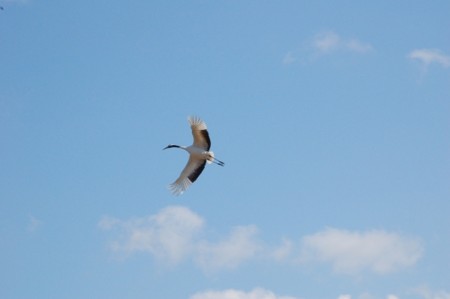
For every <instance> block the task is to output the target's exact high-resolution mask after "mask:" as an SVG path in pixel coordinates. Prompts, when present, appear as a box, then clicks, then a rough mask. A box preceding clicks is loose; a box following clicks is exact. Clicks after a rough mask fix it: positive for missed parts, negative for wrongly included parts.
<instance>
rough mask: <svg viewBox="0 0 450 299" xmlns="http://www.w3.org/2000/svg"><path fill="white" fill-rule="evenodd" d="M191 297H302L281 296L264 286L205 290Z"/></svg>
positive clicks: (284, 298) (228, 298)
mask: <svg viewBox="0 0 450 299" xmlns="http://www.w3.org/2000/svg"><path fill="white" fill-rule="evenodd" d="M189 299H300V298H298V297H291V296H280V295H276V294H275V293H273V292H271V291H269V290H266V289H263V288H255V289H253V290H252V291H249V292H245V291H241V290H235V289H228V290H223V291H205V292H199V293H196V294H194V295H192V296H191V297H189Z"/></svg>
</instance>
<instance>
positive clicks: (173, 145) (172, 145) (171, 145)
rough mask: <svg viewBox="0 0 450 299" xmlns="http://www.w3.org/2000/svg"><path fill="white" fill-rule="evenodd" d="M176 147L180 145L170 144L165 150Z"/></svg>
mask: <svg viewBox="0 0 450 299" xmlns="http://www.w3.org/2000/svg"><path fill="white" fill-rule="evenodd" d="M174 147H180V146H179V145H175V144H169V145H168V146H166V147H165V148H163V150H165V149H168V148H174Z"/></svg>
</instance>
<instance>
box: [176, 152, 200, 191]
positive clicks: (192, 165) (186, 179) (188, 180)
mask: <svg viewBox="0 0 450 299" xmlns="http://www.w3.org/2000/svg"><path fill="white" fill-rule="evenodd" d="M205 164H206V160H199V159H193V158H192V157H190V158H189V160H188V162H187V164H186V166H185V167H184V169H183V171H182V172H181V174H180V176H179V177H178V179H177V180H176V181H175V182H173V183H172V184H170V185H169V189H170V191H172V193H173V194H174V195H181V194H183V192H184V191H186V189H187V188H188V187H189V186H190V185H191V184H192V183H193V182H195V180H197V178H198V177H199V176H200V174H201V173H202V171H203V169H204V168H205Z"/></svg>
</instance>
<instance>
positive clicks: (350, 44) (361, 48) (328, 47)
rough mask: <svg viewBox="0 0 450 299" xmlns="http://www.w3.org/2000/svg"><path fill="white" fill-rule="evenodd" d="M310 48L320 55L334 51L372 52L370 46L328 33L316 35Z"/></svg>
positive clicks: (356, 40)
mask: <svg viewBox="0 0 450 299" xmlns="http://www.w3.org/2000/svg"><path fill="white" fill-rule="evenodd" d="M311 45H312V47H313V48H314V49H315V50H316V51H317V52H319V53H321V54H327V53H331V52H335V51H349V52H356V53H367V52H370V51H372V50H373V47H372V45H371V44H369V43H366V42H362V41H360V40H358V39H356V38H342V37H341V36H340V35H339V34H337V33H335V32H333V31H329V32H324V33H319V34H317V35H316V36H315V37H314V38H313V40H312V43H311Z"/></svg>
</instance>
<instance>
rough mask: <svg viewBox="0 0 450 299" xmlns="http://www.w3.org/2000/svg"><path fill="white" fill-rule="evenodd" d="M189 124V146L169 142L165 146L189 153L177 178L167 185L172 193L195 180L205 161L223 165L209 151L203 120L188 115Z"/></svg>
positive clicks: (208, 140)
mask: <svg viewBox="0 0 450 299" xmlns="http://www.w3.org/2000/svg"><path fill="white" fill-rule="evenodd" d="M188 121H189V124H190V125H191V129H192V136H193V137H194V143H193V144H192V145H190V146H181V145H174V144H169V145H168V146H166V147H165V148H164V149H167V148H180V149H183V150H185V151H187V152H188V153H189V160H188V163H187V164H186V166H185V167H184V169H183V171H182V172H181V174H180V176H179V177H178V179H177V180H176V181H175V182H173V183H172V184H170V185H169V188H170V190H171V191H172V193H173V194H174V195H180V194H182V193H183V192H184V191H186V189H187V188H188V187H189V186H190V185H191V184H192V183H193V182H195V181H196V180H197V178H198V177H199V176H200V174H201V173H202V171H203V169H205V165H206V163H208V164H210V163H215V164H217V165H220V166H224V165H225V163H223V162H222V161H220V160H217V159H216V158H215V157H214V153H213V152H212V151H210V150H209V149H210V148H211V140H210V138H209V134H208V131H207V128H206V124H205V122H203V121H202V120H201V119H200V118H198V117H189V118H188Z"/></svg>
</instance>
